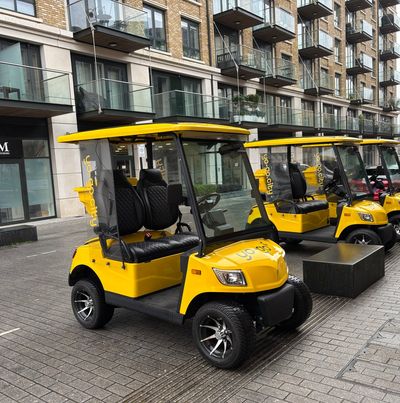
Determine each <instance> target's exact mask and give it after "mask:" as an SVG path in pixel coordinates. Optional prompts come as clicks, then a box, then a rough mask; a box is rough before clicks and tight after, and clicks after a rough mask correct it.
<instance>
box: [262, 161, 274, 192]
mask: <svg viewBox="0 0 400 403" xmlns="http://www.w3.org/2000/svg"><path fill="white" fill-rule="evenodd" d="M261 158H262V162H263V163H264V165H265V184H266V190H267V192H266V193H267V194H268V195H272V191H273V186H274V184H273V182H272V178H271V169H270V167H269V158H268V155H267V154H263V155H262V157H261Z"/></svg>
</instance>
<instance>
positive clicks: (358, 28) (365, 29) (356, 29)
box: [346, 20, 373, 36]
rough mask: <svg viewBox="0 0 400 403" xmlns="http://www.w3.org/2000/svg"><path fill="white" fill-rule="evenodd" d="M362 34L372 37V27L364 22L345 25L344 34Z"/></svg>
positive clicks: (359, 21)
mask: <svg viewBox="0 0 400 403" xmlns="http://www.w3.org/2000/svg"><path fill="white" fill-rule="evenodd" d="M355 33H362V34H365V35H368V36H373V28H372V25H371V24H370V23H369V22H367V21H365V20H358V21H356V23H355V24H354V25H353V24H346V34H347V35H350V34H355Z"/></svg>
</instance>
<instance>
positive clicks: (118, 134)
mask: <svg viewBox="0 0 400 403" xmlns="http://www.w3.org/2000/svg"><path fill="white" fill-rule="evenodd" d="M172 132H174V133H180V134H183V135H185V136H187V137H194V138H195V137H197V136H199V135H200V134H202V135H203V136H202V137H204V138H207V133H208V137H210V136H212V135H214V136H212V137H213V138H214V139H215V137H216V136H219V137H225V136H226V137H227V138H229V137H232V136H233V137H235V136H236V138H241V139H242V138H243V136H248V135H249V134H250V132H249V130H246V129H242V128H240V127H234V126H225V125H216V124H210V123H149V124H142V125H133V126H119V127H111V128H106V129H98V130H89V131H85V132H78V133H72V134H67V135H65V136H60V137H59V138H58V139H57V141H58V142H59V143H76V142H79V141H84V140H100V139H110V140H112V139H118V138H126V137H131V139H130V141H135V137H136V138H139V139H142V141H145V139H146V138H152V139H161V138H162V135H163V134H164V135H165V134H167V133H172Z"/></svg>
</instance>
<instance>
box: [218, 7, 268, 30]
mask: <svg viewBox="0 0 400 403" xmlns="http://www.w3.org/2000/svg"><path fill="white" fill-rule="evenodd" d="M263 21H264V2H263V1H260V0H214V22H216V23H217V24H221V25H224V26H226V27H229V28H231V29H235V30H240V29H245V28H250V27H254V26H255V25H257V24H260V23H262V22H263Z"/></svg>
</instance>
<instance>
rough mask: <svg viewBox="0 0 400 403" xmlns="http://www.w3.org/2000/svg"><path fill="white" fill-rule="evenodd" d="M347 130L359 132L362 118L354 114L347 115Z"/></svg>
mask: <svg viewBox="0 0 400 403" xmlns="http://www.w3.org/2000/svg"><path fill="white" fill-rule="evenodd" d="M344 123H345V124H346V126H345V127H346V130H349V131H352V132H359V131H360V119H359V118H356V117H353V116H346V119H345V122H344Z"/></svg>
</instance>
